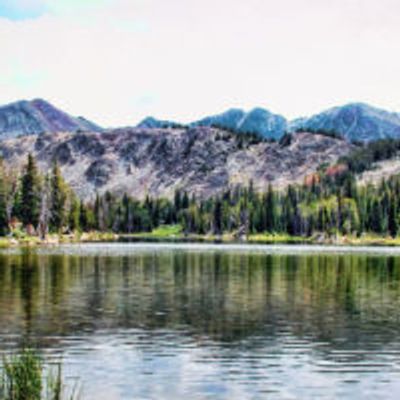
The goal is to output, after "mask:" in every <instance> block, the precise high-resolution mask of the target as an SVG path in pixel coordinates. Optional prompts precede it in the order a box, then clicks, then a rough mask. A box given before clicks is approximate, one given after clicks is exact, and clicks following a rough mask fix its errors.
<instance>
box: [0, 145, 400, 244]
mask: <svg viewBox="0 0 400 400" xmlns="http://www.w3.org/2000/svg"><path fill="white" fill-rule="evenodd" d="M399 147H400V146H399V143H397V142H396V143H393V142H392V141H382V142H381V143H374V144H370V145H368V146H366V147H364V148H363V149H361V150H360V148H356V149H355V150H354V152H353V154H350V155H349V156H347V157H344V158H342V159H340V160H339V161H338V163H337V164H336V165H333V166H327V165H326V166H321V167H320V169H319V170H318V171H317V172H316V173H315V174H312V175H310V176H307V177H306V178H305V180H304V182H303V184H302V185H289V186H288V187H287V188H286V189H285V190H275V189H274V188H273V187H272V186H271V185H270V186H269V187H267V188H266V190H265V192H264V193H257V192H256V191H255V190H254V188H253V183H252V182H249V185H248V187H246V188H243V187H234V188H231V189H230V190H228V191H226V192H224V193H221V194H219V195H216V196H214V197H212V198H208V199H201V198H196V196H194V195H190V194H189V193H186V192H184V191H176V192H175V195H174V198H173V199H165V198H152V197H150V196H147V197H146V198H145V199H144V200H143V201H139V200H137V199H135V198H132V197H130V196H128V195H127V194H124V195H123V196H119V197H118V196H115V195H114V194H112V193H109V192H106V193H105V194H103V195H99V194H96V195H95V196H93V197H95V200H94V201H92V202H88V203H84V202H82V201H81V200H80V199H79V198H78V196H77V195H76V194H75V193H74V192H73V190H72V189H71V188H70V187H69V186H68V185H67V183H66V182H65V181H64V179H63V177H62V175H61V171H60V168H59V166H58V165H57V163H56V162H55V163H54V165H53V167H52V169H51V171H50V172H49V173H48V174H46V175H42V174H41V173H40V171H39V169H38V166H37V163H36V160H35V159H34V158H33V157H32V156H31V155H29V156H28V158H27V162H26V165H25V166H24V168H23V169H22V171H12V172H10V171H7V169H6V168H5V166H4V165H3V164H1V166H0V234H1V235H2V236H5V235H7V234H9V233H10V232H15V231H18V229H20V230H24V231H26V232H27V233H28V234H30V235H37V236H39V237H41V238H44V237H46V235H47V234H48V233H72V232H89V231H98V232H115V233H121V234H132V233H140V232H151V231H152V230H154V229H156V228H158V227H160V226H165V225H179V226H180V227H181V229H182V232H183V233H184V234H198V235H208V234H212V235H221V234H223V233H226V232H229V233H232V234H234V235H236V236H241V237H243V236H246V235H249V234H256V233H273V234H275V233H277V234H278V233H282V234H287V235H290V236H303V237H310V236H312V235H315V234H318V233H322V234H324V235H328V236H332V235H337V234H340V235H350V234H351V235H356V236H360V235H362V234H363V233H374V234H377V235H380V236H391V237H395V236H397V235H398V234H399V233H400V232H399V223H400V177H398V176H394V177H391V178H389V179H382V181H381V182H380V184H379V185H371V184H369V185H364V186H361V185H358V184H357V180H356V173H359V172H360V171H363V170H365V169H368V168H370V167H371V164H372V163H373V162H374V161H377V160H381V159H385V158H389V157H392V156H393V151H397V148H399ZM393 149H395V150H393Z"/></svg>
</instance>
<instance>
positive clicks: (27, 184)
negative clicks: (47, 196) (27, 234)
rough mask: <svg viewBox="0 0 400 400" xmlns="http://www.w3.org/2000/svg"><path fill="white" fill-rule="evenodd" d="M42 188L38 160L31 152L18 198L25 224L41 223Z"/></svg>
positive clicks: (18, 207)
mask: <svg viewBox="0 0 400 400" xmlns="http://www.w3.org/2000/svg"><path fill="white" fill-rule="evenodd" d="M40 190H41V185H40V177H39V172H38V169H37V166H36V161H35V159H34V158H33V157H32V155H31V154H29V155H28V162H27V165H26V167H25V173H24V175H23V176H22V179H21V194H20V196H19V198H18V201H19V204H18V206H17V209H18V210H19V212H20V217H21V220H22V222H23V223H24V225H28V224H32V225H33V226H35V227H36V226H37V225H38V223H39V214H40V194H41V193H40Z"/></svg>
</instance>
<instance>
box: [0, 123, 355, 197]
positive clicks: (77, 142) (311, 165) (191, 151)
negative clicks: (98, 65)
mask: <svg viewBox="0 0 400 400" xmlns="http://www.w3.org/2000/svg"><path fill="white" fill-rule="evenodd" d="M351 148H352V146H351V145H350V144H349V143H347V142H346V141H344V140H341V139H337V138H332V137H328V136H324V135H318V134H311V133H298V134H294V135H293V137H292V140H290V141H286V142H284V141H282V143H281V144H280V143H279V142H274V143H268V142H262V141H260V142H258V143H254V140H253V139H252V140H250V139H249V140H248V141H243V138H241V137H239V136H238V135H236V134H234V133H231V132H227V131H222V130H219V129H215V128H209V127H192V128H184V129H183V128H182V129H137V128H126V129H116V130H113V131H108V132H104V133H97V132H84V133H79V134H76V133H54V134H43V135H40V136H28V137H24V138H15V139H10V140H4V141H2V142H0V152H1V154H2V155H3V157H4V158H5V161H6V163H8V164H9V165H12V167H13V168H17V167H18V166H20V165H22V164H23V163H25V161H26V157H27V154H28V153H29V152H31V153H32V154H33V155H34V156H35V157H36V158H37V160H38V164H39V167H40V168H41V169H42V170H43V171H47V170H48V169H49V168H50V166H51V163H52V161H53V160H54V159H57V160H58V162H59V164H60V166H61V169H62V173H63V175H64V177H65V179H66V180H67V182H68V183H69V184H70V185H71V186H72V187H73V188H74V189H75V190H76V192H77V193H78V194H79V195H80V196H81V197H82V198H84V199H86V200H88V199H93V198H94V196H95V194H96V192H99V193H104V192H105V191H107V190H108V191H111V192H113V193H115V194H123V193H125V192H126V193H128V194H130V195H132V196H135V197H137V198H143V197H144V196H146V195H147V194H149V195H151V196H157V197H160V196H167V197H171V196H173V194H174V191H175V189H183V190H187V191H188V192H190V193H194V194H196V195H197V196H201V197H208V196H211V195H215V194H217V193H220V192H221V191H223V190H225V189H227V188H234V187H236V186H245V185H248V184H249V183H250V181H253V184H254V187H255V188H256V189H257V190H259V191H264V190H266V188H267V186H268V184H269V183H271V184H273V185H274V186H275V187H285V186H286V185H288V184H289V183H296V182H297V183H301V182H303V180H304V178H305V176H307V175H309V174H311V173H313V172H315V170H316V169H317V168H318V166H319V165H320V164H322V163H332V162H334V161H336V160H337V158H338V157H340V156H342V155H345V154H347V153H348V152H349V151H350V150H351Z"/></svg>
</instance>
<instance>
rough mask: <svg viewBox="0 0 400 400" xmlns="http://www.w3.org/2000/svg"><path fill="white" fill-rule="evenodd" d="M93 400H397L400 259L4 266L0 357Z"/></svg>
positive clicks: (129, 260) (114, 253) (85, 255)
mask: <svg viewBox="0 0 400 400" xmlns="http://www.w3.org/2000/svg"><path fill="white" fill-rule="evenodd" d="M27 340H29V341H31V342H34V343H36V344H37V345H38V346H39V347H40V348H41V349H42V350H43V352H44V354H45V357H46V358H47V359H48V360H50V361H51V360H56V359H59V358H60V357H62V359H63V364H64V374H65V375H66V377H67V382H70V383H71V384H72V383H73V382H75V380H76V379H77V377H79V382H80V386H81V387H82V399H83V400H86V399H89V400H95V399H96V400H103V399H104V400H114V399H124V400H125V399H174V400H175V399H177V400H179V399H217V400H219V399H229V400H236V399H240V400H242V399H363V400H364V399H374V400H375V399H399V398H400V251H399V250H398V249H374V248H366V249H335V248H324V247H310V248H308V247H301V246H290V247H285V246H278V247H274V246H240V245H238V246H224V245H217V246H213V245H194V244H187V245H179V244H175V245H174V244H170V245H152V244H123V245H122V244H102V245H85V246H79V245H68V246H62V247H59V248H48V249H46V248H40V249H37V250H32V251H30V252H26V251H21V250H18V249H12V250H4V251H2V252H0V352H3V353H4V352H10V351H12V350H13V349H15V348H16V347H17V346H18V345H19V343H21V341H27Z"/></svg>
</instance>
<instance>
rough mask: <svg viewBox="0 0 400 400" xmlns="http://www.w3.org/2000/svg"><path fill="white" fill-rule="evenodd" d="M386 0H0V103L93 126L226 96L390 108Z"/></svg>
mask: <svg viewBox="0 0 400 400" xmlns="http://www.w3.org/2000/svg"><path fill="white" fill-rule="evenodd" d="M399 12H400V6H399V4H398V1H397V0H380V1H379V2H378V1H376V0H374V1H372V0H334V1H332V0H280V1H276V0H240V1H239V0H202V1H198V0H85V1H83V0H0V52H1V54H2V57H1V58H0V104H4V103H7V102H10V101H14V100H17V99H21V98H28V99H29V98H35V97H43V98H45V99H47V100H49V101H51V102H53V103H54V104H56V105H58V106H59V107H61V108H64V109H66V110H67V111H69V112H71V113H73V114H82V115H85V116H86V117H87V118H90V119H93V120H95V121H96V122H98V123H100V124H103V125H106V126H107V125H128V124H134V123H136V122H137V121H138V120H140V119H141V118H143V117H145V116H146V115H154V116H156V117H159V118H170V119H175V120H180V121H183V122H186V121H190V120H193V119H196V118H199V117H201V116H203V115H207V114H211V113H217V112H221V111H223V110H224V109H226V108H229V107H243V108H246V109H248V108H251V107H254V106H262V107H265V108H268V109H270V110H271V111H274V112H277V113H281V114H284V115H285V116H287V117H289V118H294V117H297V116H301V115H307V114H310V113H313V112H317V111H320V110H321V109H324V108H327V107H330V106H333V105H337V104H342V103H346V102H349V101H364V102H369V103H372V104H374V105H377V106H381V107H384V108H387V109H389V110H397V111H400V94H399V93H398V88H399V87H400V74H399V73H398V71H399V70H400V55H399V54H400V52H399V44H398V38H399V37H400V25H399V24H398V21H397V16H398V15H399Z"/></svg>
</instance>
